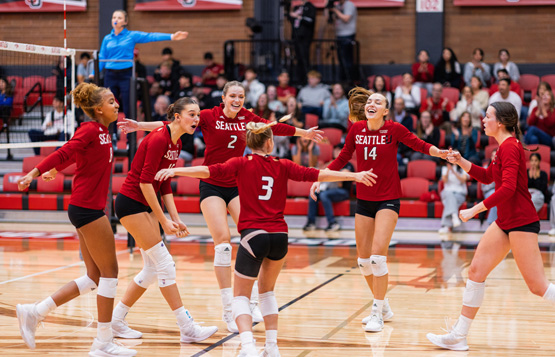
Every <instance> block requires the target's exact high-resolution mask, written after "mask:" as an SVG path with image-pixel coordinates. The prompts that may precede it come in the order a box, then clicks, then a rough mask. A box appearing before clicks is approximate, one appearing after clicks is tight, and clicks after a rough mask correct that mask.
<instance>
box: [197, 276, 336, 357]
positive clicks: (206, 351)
mask: <svg viewBox="0 0 555 357" xmlns="http://www.w3.org/2000/svg"><path fill="white" fill-rule="evenodd" d="M344 275H345V273H341V274H337V275H336V276H334V277H333V278H330V279H328V280H326V281H324V282H323V283H321V284H320V285H318V286H316V287H314V288H312V289H310V290H309V291H307V292H305V293H303V294H301V295H299V296H297V297H296V298H294V299H293V300H291V301H289V302H288V303H286V304H285V305H282V306H281V307H280V308H279V309H278V311H282V310H284V309H286V308H288V307H289V306H291V305H293V304H294V303H296V302H297V301H299V300H301V299H303V298H305V297H307V296H308V295H310V294H312V293H313V292H315V291H317V290H319V289H321V288H323V287H324V286H326V285H328V284H329V283H331V282H332V281H334V280H336V279H338V278H340V277H342V276H344ZM258 324H259V322H255V323H253V324H252V326H253V327H254V326H256V325H258ZM236 336H239V333H237V332H236V333H232V334H230V335H228V336H226V337H224V338H222V339H221V340H219V341H218V342H215V343H213V344H212V345H210V346H208V347H206V348H205V349H203V350H202V351H200V352H197V353H195V354H194V355H192V356H191V357H199V356H202V355H203V354H205V353H208V352H210V351H212V350H213V349H215V348H216V347H219V346H221V345H222V344H224V343H225V342H227V341H229V340H231V339H232V338H234V337H236Z"/></svg>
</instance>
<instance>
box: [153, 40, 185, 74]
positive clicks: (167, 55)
mask: <svg viewBox="0 0 555 357" xmlns="http://www.w3.org/2000/svg"><path fill="white" fill-rule="evenodd" d="M164 62H169V63H170V65H171V73H172V77H174V78H178V77H179V75H180V74H181V62H180V61H179V60H178V59H175V58H173V50H172V49H171V48H170V47H165V48H163V49H162V62H160V64H159V65H158V66H157V67H156V69H155V70H154V74H159V73H160V67H161V66H162V63H164Z"/></svg>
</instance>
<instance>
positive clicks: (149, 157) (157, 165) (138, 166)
mask: <svg viewBox="0 0 555 357" xmlns="http://www.w3.org/2000/svg"><path fill="white" fill-rule="evenodd" d="M180 152H181V140H177V143H176V144H174V143H173V142H172V138H171V132H170V128H169V127H168V126H161V127H159V128H158V129H156V130H154V131H152V132H151V133H150V134H149V135H147V136H146V137H145V138H144V139H143V141H142V142H141V145H139V149H138V150H137V153H136V154H135V158H133V163H132V164H131V170H129V173H128V174H127V177H126V178H125V182H124V183H123V185H122V186H121V190H120V192H121V194H122V195H125V196H127V197H129V198H132V199H134V200H135V201H139V202H141V203H142V204H144V205H145V206H148V202H147V201H146V199H145V196H144V195H143V191H141V187H140V185H139V184H141V183H150V184H152V186H153V187H154V192H158V191H160V192H161V193H162V195H167V194H169V193H172V188H171V180H165V181H157V180H154V176H156V173H157V172H158V171H160V170H161V169H168V168H172V167H175V165H176V164H177V159H178V158H179V153H180Z"/></svg>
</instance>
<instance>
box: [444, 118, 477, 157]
mask: <svg viewBox="0 0 555 357" xmlns="http://www.w3.org/2000/svg"><path fill="white" fill-rule="evenodd" d="M478 130H479V129H477V128H475V127H473V126H472V120H471V115H470V113H469V112H463V113H462V114H461V116H460V118H458V120H457V122H456V124H455V125H454V126H453V128H452V133H451V146H452V147H453V150H458V151H459V152H460V153H461V155H464V157H465V158H467V160H468V161H470V162H472V163H473V164H475V165H478V166H480V164H481V162H482V160H480V157H479V156H478V152H477V151H476V144H477V143H478Z"/></svg>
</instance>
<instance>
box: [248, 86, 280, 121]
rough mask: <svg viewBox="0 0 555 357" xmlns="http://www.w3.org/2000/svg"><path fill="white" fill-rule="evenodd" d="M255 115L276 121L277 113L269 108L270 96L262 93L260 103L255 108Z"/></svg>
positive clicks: (259, 98)
mask: <svg viewBox="0 0 555 357" xmlns="http://www.w3.org/2000/svg"><path fill="white" fill-rule="evenodd" d="M253 113H254V114H256V115H258V116H259V117H261V118H264V119H267V120H271V121H275V120H276V115H275V113H274V112H273V111H272V110H271V109H270V107H269V106H268V94H266V93H262V94H261V95H260V97H258V101H257V102H256V107H254V110H253Z"/></svg>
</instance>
